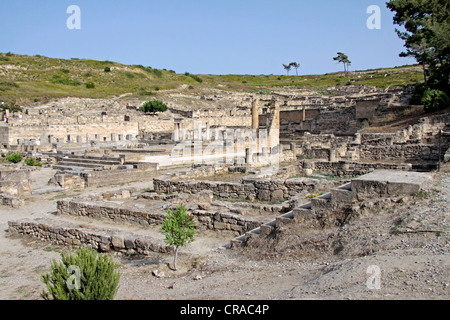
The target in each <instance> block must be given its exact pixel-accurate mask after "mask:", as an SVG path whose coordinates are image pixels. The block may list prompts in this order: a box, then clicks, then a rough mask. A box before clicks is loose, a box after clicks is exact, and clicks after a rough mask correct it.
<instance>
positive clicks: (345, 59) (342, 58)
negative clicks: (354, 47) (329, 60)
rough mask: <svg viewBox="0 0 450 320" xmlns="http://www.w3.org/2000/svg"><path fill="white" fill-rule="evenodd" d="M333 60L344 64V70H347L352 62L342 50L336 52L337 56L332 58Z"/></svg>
mask: <svg viewBox="0 0 450 320" xmlns="http://www.w3.org/2000/svg"><path fill="white" fill-rule="evenodd" d="M333 60H334V61H337V62H338V63H342V64H344V71H345V72H347V71H348V67H349V66H350V65H351V64H352V62H351V61H350V60H349V59H348V56H347V55H346V54H345V53H343V52H338V53H337V56H336V57H334V58H333Z"/></svg>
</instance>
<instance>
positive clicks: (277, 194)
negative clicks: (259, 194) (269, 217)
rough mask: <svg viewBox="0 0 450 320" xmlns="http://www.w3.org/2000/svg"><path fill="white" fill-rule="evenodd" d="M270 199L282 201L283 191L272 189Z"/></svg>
mask: <svg viewBox="0 0 450 320" xmlns="http://www.w3.org/2000/svg"><path fill="white" fill-rule="evenodd" d="M271 200H272V201H283V200H284V192H283V191H282V190H274V191H272V194H271Z"/></svg>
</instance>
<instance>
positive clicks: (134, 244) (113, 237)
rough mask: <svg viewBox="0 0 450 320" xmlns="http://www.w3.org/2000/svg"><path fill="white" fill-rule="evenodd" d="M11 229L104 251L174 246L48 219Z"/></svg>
mask: <svg viewBox="0 0 450 320" xmlns="http://www.w3.org/2000/svg"><path fill="white" fill-rule="evenodd" d="M8 225H9V228H8V230H9V232H11V233H13V234H19V235H27V236H30V237H33V238H37V239H40V240H43V241H48V242H51V243H53V244H56V245H65V246H76V247H78V246H87V247H90V248H92V249H94V250H98V251H101V252H108V251H116V252H121V253H124V254H130V255H132V254H143V255H148V254H150V252H159V253H170V252H173V251H174V248H173V247H171V246H167V245H165V244H163V242H162V241H161V240H158V239H152V238H150V237H144V236H139V237H136V236H135V235H130V236H129V237H126V236H123V235H118V234H114V232H112V231H110V230H96V231H92V230H89V229H87V230H86V229H83V228H82V227H81V226H79V225H73V224H69V223H64V225H62V224H60V225H55V223H53V222H52V223H50V222H47V221H45V220H43V221H39V220H37V221H25V222H12V221H9V222H8Z"/></svg>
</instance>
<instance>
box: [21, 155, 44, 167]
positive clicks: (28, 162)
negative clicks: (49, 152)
mask: <svg viewBox="0 0 450 320" xmlns="http://www.w3.org/2000/svg"><path fill="white" fill-rule="evenodd" d="M25 164H26V165H27V166H30V167H42V163H41V162H40V161H39V160H37V159H36V158H33V157H31V158H27V159H25Z"/></svg>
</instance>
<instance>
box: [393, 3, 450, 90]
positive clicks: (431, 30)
mask: <svg viewBox="0 0 450 320" xmlns="http://www.w3.org/2000/svg"><path fill="white" fill-rule="evenodd" d="M386 6H387V8H388V9H390V10H391V11H392V12H394V13H395V15H394V18H393V20H394V24H397V25H399V26H401V27H403V30H399V29H396V32H397V34H398V36H399V37H400V38H401V39H402V40H404V42H405V43H404V47H405V48H406V51H404V52H401V53H400V56H401V57H414V58H415V59H416V61H417V62H418V63H420V64H421V65H422V68H423V73H424V80H425V83H427V86H429V87H431V88H434V89H441V90H443V91H446V93H447V94H450V92H449V90H450V66H449V55H450V2H449V1H448V0H391V1H389V2H387V3H386ZM428 75H429V76H428Z"/></svg>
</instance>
